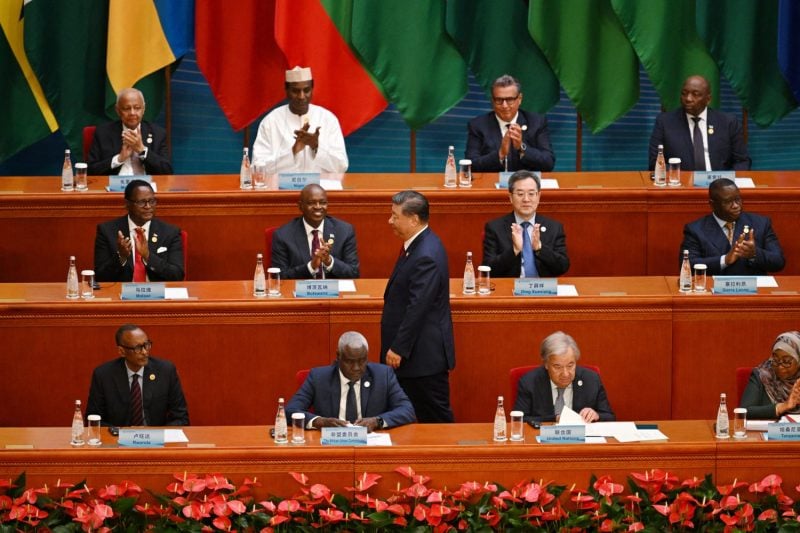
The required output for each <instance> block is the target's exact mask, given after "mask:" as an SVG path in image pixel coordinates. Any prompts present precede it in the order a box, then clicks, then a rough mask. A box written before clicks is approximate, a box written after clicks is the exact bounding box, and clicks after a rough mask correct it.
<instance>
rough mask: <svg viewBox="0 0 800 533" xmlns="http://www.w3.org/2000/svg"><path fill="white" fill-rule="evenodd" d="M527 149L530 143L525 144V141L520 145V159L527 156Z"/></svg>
mask: <svg viewBox="0 0 800 533" xmlns="http://www.w3.org/2000/svg"><path fill="white" fill-rule="evenodd" d="M527 149H528V145H527V144H525V143H522V144H521V145H520V146H519V158H520V159H522V158H523V157H525V150H527Z"/></svg>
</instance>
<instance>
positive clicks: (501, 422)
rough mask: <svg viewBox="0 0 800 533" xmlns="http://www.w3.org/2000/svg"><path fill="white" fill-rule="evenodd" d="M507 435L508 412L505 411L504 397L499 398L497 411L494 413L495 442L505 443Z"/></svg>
mask: <svg viewBox="0 0 800 533" xmlns="http://www.w3.org/2000/svg"><path fill="white" fill-rule="evenodd" d="M506 438H507V434H506V411H505V409H503V397H502V396H498V397H497V411H496V412H495V413H494V441H495V442H505V441H506Z"/></svg>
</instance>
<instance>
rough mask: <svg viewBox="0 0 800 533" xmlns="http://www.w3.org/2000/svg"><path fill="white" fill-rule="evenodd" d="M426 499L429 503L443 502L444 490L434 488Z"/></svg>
mask: <svg viewBox="0 0 800 533" xmlns="http://www.w3.org/2000/svg"><path fill="white" fill-rule="evenodd" d="M425 501H426V502H427V503H442V502H443V501H444V499H443V498H442V491H440V490H432V491H431V492H430V494H428V498H427V499H426V500H425Z"/></svg>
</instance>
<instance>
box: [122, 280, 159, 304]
mask: <svg viewBox="0 0 800 533" xmlns="http://www.w3.org/2000/svg"><path fill="white" fill-rule="evenodd" d="M165 292H166V284H165V283H160V282H151V283H123V284H122V293H121V294H120V298H121V299H123V300H163V299H164V293H165Z"/></svg>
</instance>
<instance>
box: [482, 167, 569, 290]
mask: <svg viewBox="0 0 800 533" xmlns="http://www.w3.org/2000/svg"><path fill="white" fill-rule="evenodd" d="M508 193H509V198H510V199H511V205H512V207H513V208H514V210H513V211H512V212H511V213H509V214H508V215H505V216H502V217H500V218H496V219H494V220H490V221H489V222H487V223H486V227H485V228H484V232H483V263H481V264H483V265H486V266H490V267H492V276H493V277H497V278H519V277H557V276H561V275H562V274H564V273H566V271H567V270H569V257H568V256H567V237H566V235H565V234H564V227H563V226H562V225H561V223H559V222H557V221H555V220H553V219H551V218H547V217H545V216H542V215H539V214H537V213H536V209H537V208H538V207H539V200H540V199H541V195H542V192H541V182H540V181H539V178H538V176H536V174H534V173H533V172H530V171H528V170H518V171H517V172H515V173H514V174H512V175H511V177H510V178H509V180H508Z"/></svg>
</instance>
